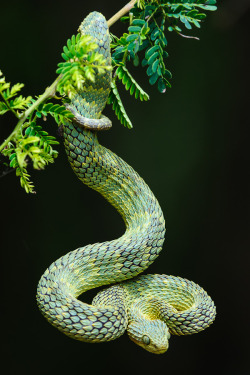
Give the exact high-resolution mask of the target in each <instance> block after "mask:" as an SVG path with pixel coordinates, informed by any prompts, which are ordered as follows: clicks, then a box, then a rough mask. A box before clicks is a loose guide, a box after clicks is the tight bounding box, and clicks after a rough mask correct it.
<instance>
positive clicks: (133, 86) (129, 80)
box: [116, 65, 149, 101]
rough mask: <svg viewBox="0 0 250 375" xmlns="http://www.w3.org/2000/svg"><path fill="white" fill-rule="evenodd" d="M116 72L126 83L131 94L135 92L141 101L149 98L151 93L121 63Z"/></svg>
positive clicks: (126, 87)
mask: <svg viewBox="0 0 250 375" xmlns="http://www.w3.org/2000/svg"><path fill="white" fill-rule="evenodd" d="M116 74H117V77H118V78H119V79H120V80H121V81H122V83H123V84H124V85H125V89H126V90H129V92H130V94H131V95H132V94H134V95H135V98H136V99H137V98H140V100H141V101H147V100H149V95H148V94H147V93H146V92H145V91H144V90H143V89H142V88H141V86H140V85H139V84H138V83H137V82H136V80H135V79H134V78H133V77H132V75H131V74H130V73H129V71H128V69H127V68H125V66H123V65H120V66H119V67H118V68H117V70H116Z"/></svg>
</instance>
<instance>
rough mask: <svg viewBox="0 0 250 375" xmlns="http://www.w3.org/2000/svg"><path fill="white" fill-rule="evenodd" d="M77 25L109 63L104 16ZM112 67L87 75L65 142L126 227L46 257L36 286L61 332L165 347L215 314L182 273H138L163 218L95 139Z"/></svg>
mask: <svg viewBox="0 0 250 375" xmlns="http://www.w3.org/2000/svg"><path fill="white" fill-rule="evenodd" d="M80 32H81V33H83V34H88V35H91V36H92V37H93V39H94V40H95V41H96V43H97V44H98V49H97V51H98V52H99V53H102V54H103V55H104V56H105V58H106V61H107V64H111V57H110V45H109V32H108V27H107V23H106V20H105V18H104V17H103V15H102V14H100V13H98V12H93V13H90V14H89V15H88V16H87V17H86V18H85V19H84V21H83V22H82V24H81V26H80ZM111 78H112V77H111V72H110V71H108V70H107V71H106V72H105V73H104V74H102V75H98V74H97V75H96V79H95V82H94V83H92V82H86V84H85V87H84V89H83V90H82V91H79V92H78V93H77V94H75V96H74V98H73V99H72V100H71V102H70V103H69V104H67V108H68V109H69V110H71V111H72V113H73V114H74V116H75V117H74V120H73V121H72V122H67V123H66V124H65V125H64V144H65V150H66V153H67V156H68V159H69V162H70V165H71V167H72V169H73V171H74V172H75V174H76V175H77V177H78V178H79V179H80V180H81V181H82V182H83V183H84V184H86V185H88V186H89V187H91V188H92V189H94V190H96V191H98V192H99V193H101V194H102V195H103V196H104V197H105V198H106V199H107V200H108V201H109V202H110V203H111V204H112V205H113V206H114V207H115V209H116V210H117V211H118V212H119V213H120V215H121V216H122V218H123V220H124V222H125V225H126V231H125V233H124V235H123V236H122V237H120V238H118V239H115V240H113V241H107V242H104V243H95V244H93V245H87V246H84V247H80V248H78V249H76V250H74V251H71V252H69V253H67V254H66V255H64V256H62V257H61V258H60V259H58V260H57V261H55V262H54V263H52V264H51V266H50V267H49V268H48V269H47V270H46V271H45V273H44V274H43V276H42V277H41V279H40V281H39V284H38V289H37V302H38V306H39V308H40V310H41V312H42V314H43V315H44V316H45V318H46V319H47V320H48V321H49V322H50V323H51V324H52V325H54V326H55V327H57V328H58V329H59V330H60V331H62V332H63V333H64V334H66V335H68V336H70V337H72V338H74V339H77V340H80V341H85V342H103V341H109V340H114V339H116V338H118V337H119V336H121V335H122V334H123V333H124V332H125V330H127V332H128V335H129V337H130V338H131V339H132V340H133V341H134V342H135V343H137V344H138V345H140V346H142V347H143V348H144V349H146V350H148V351H150V352H153V353H158V354H159V353H164V352H165V351H166V350H167V348H168V340H169V337H170V334H177V335H183V334H192V333H196V332H199V331H201V330H203V329H205V328H207V327H208V326H209V325H210V324H211V323H212V322H213V320H214V318H215V306H214V303H213V301H212V299H211V298H210V297H209V296H208V294H207V293H206V292H205V291H204V290H203V289H202V288H201V287H200V286H198V285H197V284H195V283H193V282H191V281H188V280H186V279H183V278H180V277H174V276H166V275H141V276H137V275H139V274H140V273H141V272H142V271H144V270H145V269H146V268H147V267H148V266H149V265H150V264H151V263H152V262H153V261H154V260H155V259H156V258H157V256H158V255H159V253H160V251H161V249H162V245H163V242H164V237H165V221H164V217H163V213H162V210H161V208H160V205H159V203H158V201H157V199H156V198H155V197H154V195H153V193H152V192H151V190H150V188H149V187H148V185H147V184H146V183H145V182H144V180H143V179H142V178H141V177H140V176H139V175H138V173H136V172H135V171H134V170H133V168H131V167H130V166H129V165H128V164H127V163H126V162H125V161H123V160H122V159H121V158H120V157H118V156H117V155H116V154H114V153H113V152H112V151H110V150H108V149H107V148H105V147H103V146H102V145H100V144H99V142H98V139H97V133H98V131H100V130H102V129H108V128H110V127H111V122H110V120H109V119H107V118H106V117H105V116H103V115H102V110H103V108H104V106H105V104H106V102H107V98H108V95H109V91H110V85H111ZM108 284H113V285H112V286H110V287H108V288H106V289H104V290H102V291H101V292H99V293H98V294H97V295H96V297H95V298H94V299H93V302H92V304H91V305H89V304H86V303H84V302H81V301H79V300H78V299H77V297H78V296H79V295H81V294H82V293H84V292H85V291H87V290H89V289H92V288H96V287H99V286H102V285H108Z"/></svg>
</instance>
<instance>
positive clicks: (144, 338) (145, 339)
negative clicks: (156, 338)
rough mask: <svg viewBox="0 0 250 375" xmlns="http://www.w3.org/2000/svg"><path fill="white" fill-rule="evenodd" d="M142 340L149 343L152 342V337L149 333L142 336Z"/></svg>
mask: <svg viewBox="0 0 250 375" xmlns="http://www.w3.org/2000/svg"><path fill="white" fill-rule="evenodd" d="M142 341H143V342H144V344H146V345H149V344H150V338H149V337H148V336H147V335H144V336H142Z"/></svg>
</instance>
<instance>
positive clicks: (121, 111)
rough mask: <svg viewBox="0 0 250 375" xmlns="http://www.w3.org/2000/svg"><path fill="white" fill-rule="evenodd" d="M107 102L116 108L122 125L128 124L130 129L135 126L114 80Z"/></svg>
mask: <svg viewBox="0 0 250 375" xmlns="http://www.w3.org/2000/svg"><path fill="white" fill-rule="evenodd" d="M107 104H111V105H112V108H113V109H114V110H115V114H116V116H117V118H118V120H119V121H120V122H121V124H122V125H124V126H126V127H127V128H129V129H131V128H132V127H133V125H132V123H131V121H130V119H129V117H128V115H127V113H126V111H125V108H124V106H123V104H122V101H121V98H120V95H119V93H118V90H117V87H116V85H115V83H114V82H112V83H111V92H110V94H109V98H108V101H107Z"/></svg>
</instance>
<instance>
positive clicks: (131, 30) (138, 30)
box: [128, 26, 141, 33]
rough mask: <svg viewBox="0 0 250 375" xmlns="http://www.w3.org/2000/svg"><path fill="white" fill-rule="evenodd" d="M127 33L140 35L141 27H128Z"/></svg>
mask: <svg viewBox="0 0 250 375" xmlns="http://www.w3.org/2000/svg"><path fill="white" fill-rule="evenodd" d="M128 31H129V32H130V33H140V32H141V27H140V26H129V28H128Z"/></svg>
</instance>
